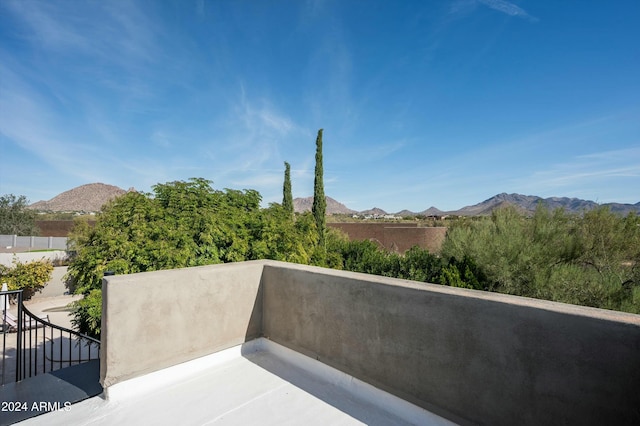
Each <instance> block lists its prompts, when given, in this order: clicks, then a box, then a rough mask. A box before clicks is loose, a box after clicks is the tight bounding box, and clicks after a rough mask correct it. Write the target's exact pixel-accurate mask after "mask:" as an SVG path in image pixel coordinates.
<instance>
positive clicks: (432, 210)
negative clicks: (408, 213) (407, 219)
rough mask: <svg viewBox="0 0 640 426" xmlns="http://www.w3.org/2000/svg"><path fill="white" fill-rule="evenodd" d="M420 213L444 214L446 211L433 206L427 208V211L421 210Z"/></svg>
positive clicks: (426, 214)
mask: <svg viewBox="0 0 640 426" xmlns="http://www.w3.org/2000/svg"><path fill="white" fill-rule="evenodd" d="M420 214H421V215H423V216H442V215H444V214H445V213H444V212H443V211H442V210H440V209H437V208H435V207H433V206H431V207H429V208H428V209H426V210H425V211H423V212H420Z"/></svg>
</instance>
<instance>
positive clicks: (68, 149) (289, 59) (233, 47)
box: [0, 0, 640, 212]
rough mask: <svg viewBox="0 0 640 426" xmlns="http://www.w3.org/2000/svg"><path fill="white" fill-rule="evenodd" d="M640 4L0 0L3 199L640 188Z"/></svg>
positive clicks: (427, 202) (418, 199)
mask: <svg viewBox="0 0 640 426" xmlns="http://www.w3.org/2000/svg"><path fill="white" fill-rule="evenodd" d="M639 20H640V2H639V1H637V0H617V1H615V2H602V1H591V0H582V1H577V0H576V1H562V2H559V1H555V0H554V1H551V0H549V1H542V0H538V1H533V0H521V1H515V0H514V1H506V0H452V1H408V0H407V1H402V2H396V1H379V0H340V1H320V0H318V1H302V0H290V1H289V0H274V1H256V0H237V1H209V0H196V1H177V0H176V1H109V2H103V1H64V0H57V1H55V2H52V1H42V2H39V1H31V0H24V1H11V0H3V1H2V2H0V144H1V145H0V154H1V163H0V164H1V168H0V194H7V193H13V194H22V195H26V196H27V197H28V198H29V200H30V201H31V202H35V201H38V200H41V199H44V200H48V199H50V198H52V197H54V196H55V195H57V194H59V193H60V192H63V191H66V190H68V189H71V188H73V187H75V186H78V185H82V184H86V183H93V182H103V183H108V184H112V185H117V186H119V187H122V188H124V189H127V188H129V187H135V188H136V189H139V190H143V191H150V189H151V186H152V185H153V184H155V183H158V182H168V181H174V180H184V179H187V178H189V177H204V178H207V179H210V180H212V181H213V182H214V187H216V188H219V189H222V188H234V189H243V188H251V189H256V190H258V191H260V193H261V194H262V196H263V201H264V204H265V205H266V204H267V203H269V202H274V201H275V202H280V201H281V199H282V181H283V173H284V165H283V162H284V161H288V162H289V163H290V164H291V167H292V184H293V195H294V197H304V196H309V195H312V193H313V169H314V155H315V138H316V134H317V131H318V129H319V128H323V129H324V171H325V175H324V176H325V192H326V193H327V195H328V196H331V197H333V198H335V199H337V200H338V201H340V202H342V203H344V204H346V205H347V206H348V207H350V208H352V209H355V210H364V209H368V208H372V207H374V206H376V207H380V208H382V209H385V210H386V211H389V212H396V211H398V210H401V209H404V208H407V209H410V210H413V211H422V210H424V209H426V208H428V207H430V206H436V207H438V208H440V209H443V210H449V209H457V208H460V207H463V206H465V205H470V204H475V203H478V202H480V201H483V200H485V199H487V198H489V197H491V196H493V195H495V194H498V193H501V192H509V193H510V192H517V193H522V194H526V195H538V196H542V197H549V196H568V197H578V198H584V199H590V200H594V201H598V202H601V203H606V202H625V203H636V202H638V201H640V190H639V188H640V47H639V46H640V44H639V43H638V41H639V40H640V25H638V22H639Z"/></svg>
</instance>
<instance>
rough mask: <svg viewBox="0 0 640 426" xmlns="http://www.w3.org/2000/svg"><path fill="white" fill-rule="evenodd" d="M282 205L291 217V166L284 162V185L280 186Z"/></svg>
mask: <svg viewBox="0 0 640 426" xmlns="http://www.w3.org/2000/svg"><path fill="white" fill-rule="evenodd" d="M282 193H283V194H282V207H284V211H286V212H287V213H289V215H290V216H291V217H292V218H293V195H291V166H290V165H289V163H287V162H286V161H285V162H284V185H283V187H282Z"/></svg>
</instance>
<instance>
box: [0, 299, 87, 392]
mask: <svg viewBox="0 0 640 426" xmlns="http://www.w3.org/2000/svg"><path fill="white" fill-rule="evenodd" d="M2 296H4V297H2ZM10 298H13V299H15V301H16V306H17V315H15V316H13V315H11V314H10V312H9V299H10ZM0 309H2V312H0V316H1V317H2V318H0V320H1V321H2V336H3V338H2V358H1V361H2V363H1V364H2V366H1V369H2V371H1V373H2V374H1V383H0V384H2V385H4V384H5V383H8V382H9V381H13V380H11V379H9V377H12V376H13V377H14V379H15V381H16V382H18V381H20V380H23V379H25V378H27V377H32V376H36V375H38V374H43V373H48V372H50V371H55V370H59V369H61V368H65V367H70V366H72V365H76V364H80V363H83V362H87V361H91V360H94V359H99V358H100V341H99V340H96V339H94V338H92V337H89V336H86V335H84V334H80V333H78V332H76V331H74V330H70V329H68V328H65V327H61V326H59V325H56V324H52V323H51V322H49V320H48V317H46V316H45V317H39V316H37V315H34V314H33V313H32V312H31V311H30V310H29V309H28V308H27V307H26V306H24V304H23V299H22V290H14V291H7V292H0ZM14 370H15V371H14Z"/></svg>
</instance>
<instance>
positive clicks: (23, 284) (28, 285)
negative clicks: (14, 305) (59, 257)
mask: <svg viewBox="0 0 640 426" xmlns="http://www.w3.org/2000/svg"><path fill="white" fill-rule="evenodd" d="M52 272H53V264H52V263H51V262H50V261H48V260H44V259H43V260H34V261H32V262H26V263H21V262H19V261H18V259H17V258H14V259H13V266H5V265H0V282H2V283H7V287H8V288H9V290H24V291H23V296H22V297H23V299H25V300H27V299H29V298H30V297H31V296H33V294H34V293H35V292H37V291H41V290H42V289H43V288H44V286H45V285H46V284H47V283H48V282H49V281H50V280H51V273H52Z"/></svg>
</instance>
